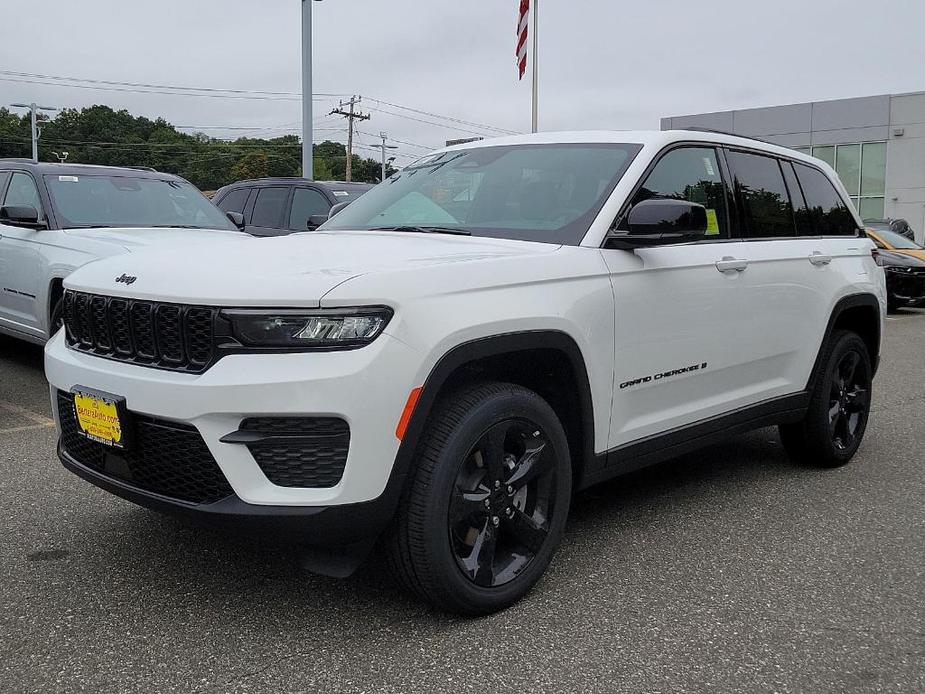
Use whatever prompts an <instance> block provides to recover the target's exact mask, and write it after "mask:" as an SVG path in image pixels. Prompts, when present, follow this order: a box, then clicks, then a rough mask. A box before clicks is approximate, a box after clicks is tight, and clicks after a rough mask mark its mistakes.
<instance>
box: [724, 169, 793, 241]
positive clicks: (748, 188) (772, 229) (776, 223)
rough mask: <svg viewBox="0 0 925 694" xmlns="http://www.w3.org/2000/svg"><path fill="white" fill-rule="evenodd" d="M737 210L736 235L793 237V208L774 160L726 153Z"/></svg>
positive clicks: (744, 236) (747, 236)
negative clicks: (737, 224) (736, 199)
mask: <svg viewBox="0 0 925 694" xmlns="http://www.w3.org/2000/svg"><path fill="white" fill-rule="evenodd" d="M728 161H729V166H730V167H731V168H732V172H733V176H734V179H735V188H736V194H737V195H738V197H739V202H740V208H741V225H742V229H741V232H740V236H742V237H743V238H752V239H754V238H777V237H781V236H785V237H786V236H796V231H795V229H794V223H793V207H792V206H791V204H790V196H789V195H788V194H787V187H786V186H785V185H784V175H783V173H782V172H781V167H780V164H779V163H778V160H777V159H775V158H773V157H767V156H763V155H760V154H751V153H750V152H736V151H731V152H729V153H728Z"/></svg>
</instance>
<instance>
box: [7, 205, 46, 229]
mask: <svg viewBox="0 0 925 694" xmlns="http://www.w3.org/2000/svg"><path fill="white" fill-rule="evenodd" d="M0 224H7V225H9V226H11V227H25V228H27V229H45V228H46V227H47V225H46V224H45V222H40V221H39V213H38V210H36V209H35V208H34V207H33V206H32V205H4V206H3V207H0Z"/></svg>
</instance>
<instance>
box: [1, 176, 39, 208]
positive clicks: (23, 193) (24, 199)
mask: <svg viewBox="0 0 925 694" xmlns="http://www.w3.org/2000/svg"><path fill="white" fill-rule="evenodd" d="M3 204H4V205H29V206H31V207H34V208H35V211H36V212H38V213H39V218H41V217H42V202H41V200H40V199H39V191H38V190H37V189H36V187H35V181H33V180H32V177H31V176H29V175H28V174H24V173H19V172H16V173H14V174H13V177H12V178H11V179H10V187H9V188H7V189H6V197H5V198H4V200H3Z"/></svg>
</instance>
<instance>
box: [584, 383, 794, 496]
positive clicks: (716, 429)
mask: <svg viewBox="0 0 925 694" xmlns="http://www.w3.org/2000/svg"><path fill="white" fill-rule="evenodd" d="M809 398H810V395H809V393H808V392H805V391H804V392H802V393H796V394H794V395H784V396H782V397H779V398H773V399H771V400H766V401H764V402H760V403H758V404H756V405H750V406H749V407H745V408H742V409H739V410H735V411H734V412H730V413H726V414H721V415H717V416H715V417H710V418H708V419H703V420H701V421H699V422H695V423H693V424H688V425H686V426H683V427H678V428H676V429H672V430H671V431H667V432H665V433H662V434H655V435H653V436H648V437H646V438H643V439H639V440H637V441H631V442H630V443H626V444H623V445H622V446H617V447H616V448H612V449H610V450H609V451H606V452H604V453H601V454H599V455H598V459H599V460H600V461H601V463H602V465H601V466H599V467H598V468H597V474H596V475H594V477H593V478H590V479H586V480H584V484H583V485H582V487H581V488H582V489H584V488H587V487H590V486H591V485H593V484H597V483H598V482H603V481H605V480H608V479H611V478H614V477H619V476H620V475H625V474H627V473H629V472H634V471H636V470H640V469H642V468H645V467H649V466H650V465H656V464H658V463H661V462H664V461H666V460H670V459H671V458H676V457H678V456H681V455H684V454H685V453H690V452H691V451H695V450H698V449H700V448H703V447H705V446H710V445H712V444H714V443H718V442H720V441H724V440H726V439H728V438H731V437H733V436H737V435H739V434H743V433H745V432H747V431H751V430H753V429H760V428H762V427H766V426H771V425H773V424H779V423H782V422H798V421H800V420H801V419H802V418H803V416H804V415H805V413H806V408H807V407H808V406H809Z"/></svg>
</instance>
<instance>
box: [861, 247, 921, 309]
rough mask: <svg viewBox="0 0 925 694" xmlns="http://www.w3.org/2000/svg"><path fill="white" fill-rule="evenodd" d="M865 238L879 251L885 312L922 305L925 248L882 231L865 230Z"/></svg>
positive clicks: (878, 259)
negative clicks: (883, 275)
mask: <svg viewBox="0 0 925 694" xmlns="http://www.w3.org/2000/svg"><path fill="white" fill-rule="evenodd" d="M867 236H868V237H869V238H870V240H871V241H873V242H874V244H876V246H877V248H878V249H880V252H879V255H878V257H877V263H878V264H879V265H881V266H882V267H883V269H884V271H885V272H886V290H887V304H888V307H889V309H890V310H891V311H895V310H896V309H897V308H900V307H902V306H920V305H923V304H925V248H923V247H922V246H920V245H919V244H917V243H916V242H915V241H910V240H909V239H907V238H906V237H905V236H903V235H902V234H897V233H896V232H895V231H887V230H886V229H867Z"/></svg>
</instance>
